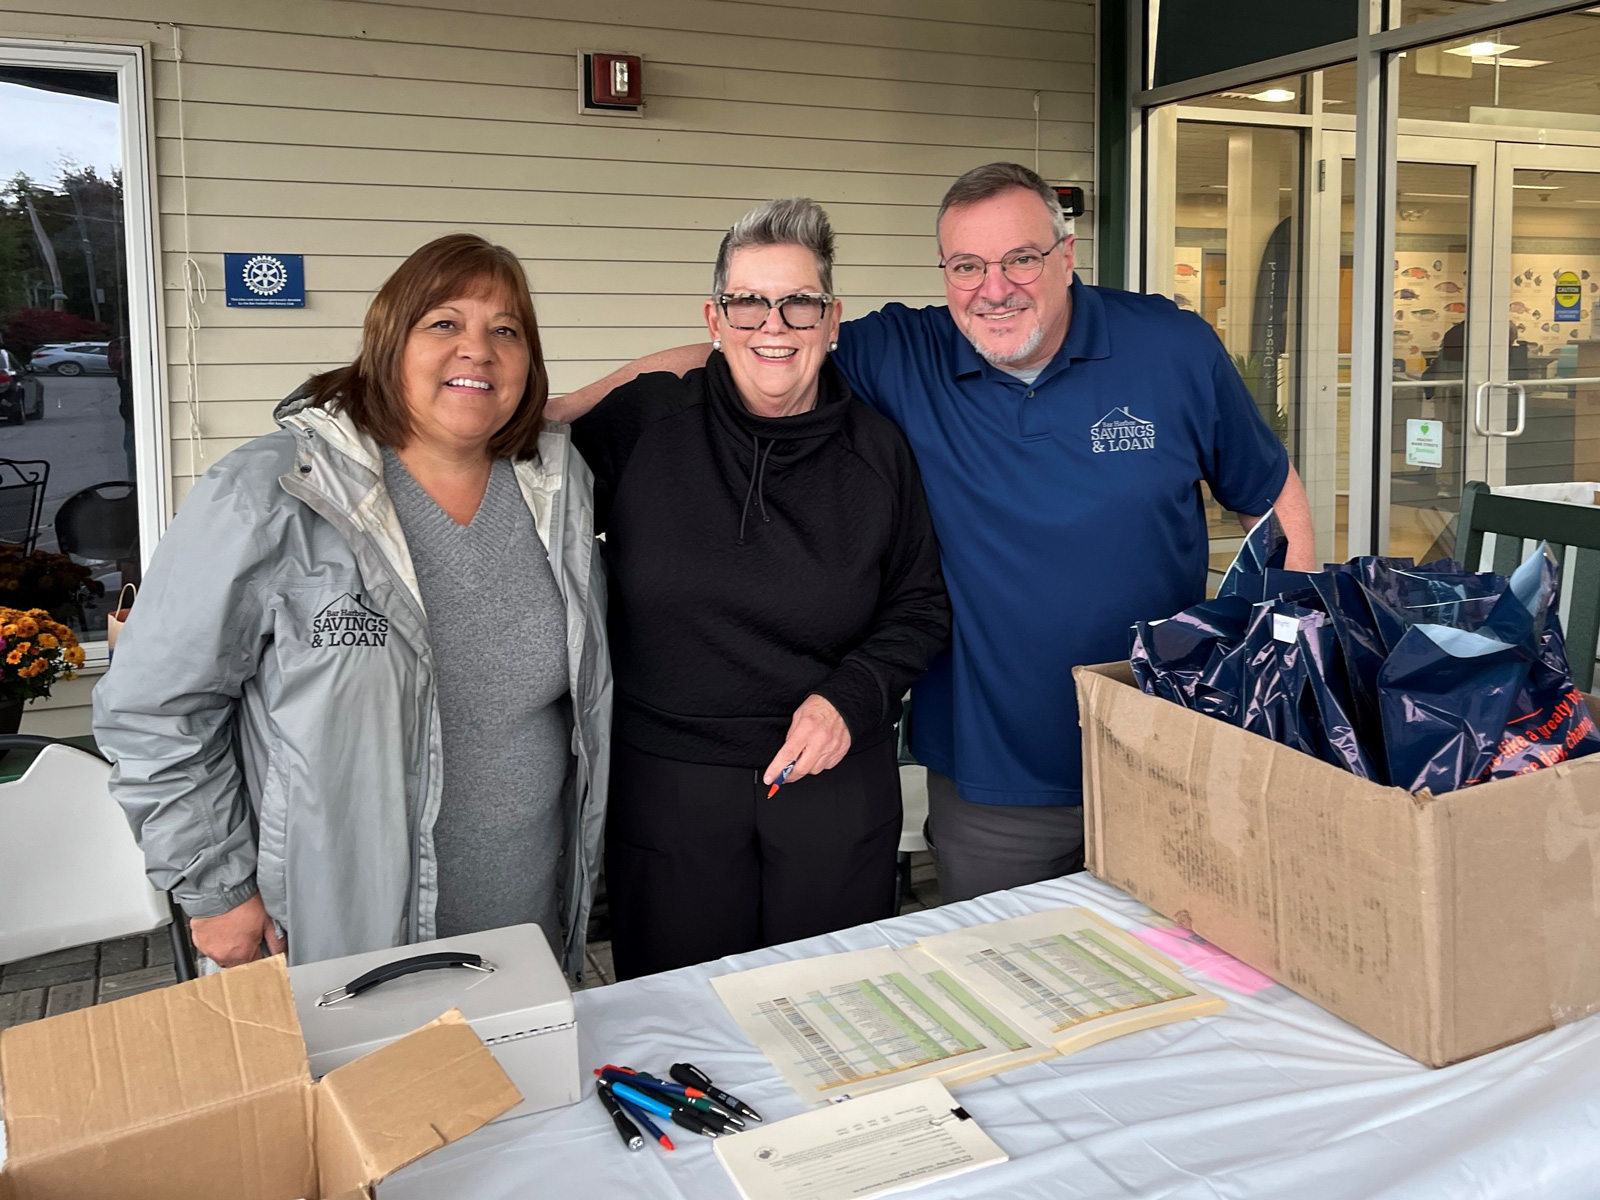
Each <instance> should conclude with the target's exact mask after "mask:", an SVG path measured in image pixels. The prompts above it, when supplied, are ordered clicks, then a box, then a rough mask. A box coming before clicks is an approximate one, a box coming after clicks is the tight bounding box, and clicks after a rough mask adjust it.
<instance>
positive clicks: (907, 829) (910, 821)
mask: <svg viewBox="0 0 1600 1200" xmlns="http://www.w3.org/2000/svg"><path fill="white" fill-rule="evenodd" d="M900 812H901V817H900V853H901V854H915V853H917V852H919V851H922V850H926V849H927V848H928V839H927V838H925V837H924V836H923V835H922V826H923V823H924V822H926V821H927V819H928V768H927V767H924V766H919V765H917V764H914V763H912V764H905V765H902V766H901V768H900Z"/></svg>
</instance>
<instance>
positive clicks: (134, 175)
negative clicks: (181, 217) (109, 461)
mask: <svg viewBox="0 0 1600 1200" xmlns="http://www.w3.org/2000/svg"><path fill="white" fill-rule="evenodd" d="M0 64H4V65H6V66H28V67H41V68H45V69H50V68H56V69H60V70H79V71H101V72H105V73H107V74H112V75H115V76H116V77H117V123H118V129H119V133H120V145H121V152H122V221H123V239H124V240H123V246H124V252H125V253H126V255H127V263H126V269H127V273H128V362H129V364H130V366H131V367H132V379H131V382H132V387H133V443H134V463H135V470H136V471H137V472H138V476H139V477H138V479H136V480H134V482H135V483H136V484H137V485H138V496H139V559H140V565H141V567H148V566H149V563H150V555H151V554H152V553H153V552H154V550H155V547H156V543H157V542H158V541H160V539H161V535H162V534H163V533H165V532H166V527H167V523H168V514H169V513H171V511H172V479H171V475H170V473H169V471H168V466H169V462H168V457H169V455H168V446H169V441H168V428H167V403H166V390H167V378H166V369H165V363H166V355H165V352H164V345H163V342H164V337H163V330H162V321H161V295H162V290H161V287H162V284H161V245H160V236H159V235H160V230H159V229H158V227H157V224H156V205H155V180H156V168H155V131H154V128H153V123H152V121H151V113H152V104H151V97H150V59H149V53H148V50H147V48H146V47H144V46H119V45H102V44H98V43H86V42H56V41H42V40H33V39H17V38H0ZM83 648H84V653H85V661H84V668H85V669H86V670H94V669H96V668H103V667H105V666H106V665H107V664H108V663H109V662H110V652H109V650H108V648H107V644H106V642H105V639H104V638H98V639H96V640H94V641H85V642H84V643H83Z"/></svg>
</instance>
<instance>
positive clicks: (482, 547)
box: [94, 234, 611, 977]
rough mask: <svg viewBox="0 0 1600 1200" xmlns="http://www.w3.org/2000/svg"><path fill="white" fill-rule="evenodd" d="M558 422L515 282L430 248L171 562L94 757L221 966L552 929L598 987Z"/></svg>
mask: <svg viewBox="0 0 1600 1200" xmlns="http://www.w3.org/2000/svg"><path fill="white" fill-rule="evenodd" d="M546 394H547V383H546V374H545V368H544V361H543V357H542V355H541V353H540V347H539V335H538V329H537V326H536V324H535V319H534V313H533V308H532V304H531V302H530V300H529V294H528V284H527V280H526V278H525V277H524V275H523V272H522V268H521V266H520V265H519V264H518V262H517V259H516V257H515V256H514V255H513V254H512V253H511V252H510V251H508V250H506V249H504V248H502V247H498V246H493V245H490V244H489V243H488V242H486V241H484V240H483V239H482V238H478V237H474V236H471V235H466V234H455V235H451V236H449V237H444V238H440V239H438V240H437V241H435V242H431V243H429V244H428V245H426V246H424V247H423V248H422V249H420V250H418V251H417V252H416V253H415V254H413V255H412V256H411V257H410V258H409V259H407V260H406V262H405V263H404V264H403V265H402V266H401V267H400V269H399V270H398V271H396V273H395V274H394V275H393V276H392V277H391V278H390V279H389V280H388V282H387V283H385V284H384V285H383V287H382V288H381V289H380V290H379V292H378V294H377V296H376V298H375V299H374V300H373V302H372V305H371V307H370V308H369V310H368V312H367V317H366V322H365V326H364V329H363V339H362V347H361V353H360V357H359V358H358V359H357V360H356V361H355V362H354V363H352V364H351V365H350V366H348V367H343V368H340V369H338V370H335V371H330V372H327V373H325V374H323V375H319V376H316V377H314V378H312V379H311V380H309V381H308V382H307V384H306V385H305V386H304V387H302V388H301V389H300V390H299V391H297V392H296V393H295V394H294V395H292V396H290V397H289V398H288V399H287V400H285V401H284V402H283V403H282V404H280V405H279V406H278V409H277V413H276V417H277V420H278V423H279V425H280V426H281V428H280V430H279V431H278V432H276V433H271V434H268V435H266V436H265V437H261V438H257V439H256V440H255V441H253V442H251V443H249V444H248V445H246V446H244V447H241V448H240V449H238V450H235V451H234V452H233V453H231V454H229V455H228V456H227V457H226V458H224V459H223V460H222V461H221V462H220V463H218V464H217V465H216V466H215V467H213V468H212V469H211V470H210V471H208V472H207V473H206V475H205V477H204V478H203V479H201V480H200V481H199V482H198V483H197V484H196V485H195V488H194V490H193V491H192V492H191V493H190V495H189V497H188V499H187V500H186V501H185V503H184V505H183V507H182V509H181V511H180V512H179V513H178V515H177V517H176V519H175V520H174V521H173V523H172V526H171V528H170V529H169V530H168V531H167V534H166V536H165V537H164V538H163V539H162V541H161V544H160V545H159V546H158V547H157V549H156V552H155V556H154V558H153V560H152V562H151V565H150V570H149V572H148V574H147V575H146V578H145V586H144V590H143V591H142V592H141V593H140V595H139V598H138V601H137V603H136V604H135V606H134V611H133V613H132V615H131V617H130V619H129V621H128V624H127V627H126V628H125V629H124V630H123V633H122V636H121V638H120V640H119V641H118V644H117V654H116V661H115V665H114V666H113V667H112V668H111V670H110V671H109V672H108V673H107V674H106V676H105V678H104V679H103V680H102V681H101V682H100V685H99V686H98V687H97V688H96V689H95V695H94V709H95V726H94V731H95V737H96V739H97V740H98V742H99V743H100V745H101V747H102V748H103V749H104V750H105V751H106V753H107V755H108V756H109V757H110V758H111V759H112V761H113V762H114V764H115V769H114V772H113V775H112V784H111V787H112V792H113V794H114V795H115V796H116V798H117V800H118V801H119V802H120V803H121V804H122V806H123V808H124V809H125V810H126V811H127V814H128V818H129V821H130V822H131V823H132V825H133V829H134V833H135V835H136V836H137V837H138V839H139V844H140V846H141V847H142V848H143V850H144V854H145V861H146V865H147V869H148V871H149V874H150V878H151V880H152V882H153V883H154V884H155V886H156V887H158V888H161V889H163V890H170V891H171V892H172V893H173V895H174V896H175V897H176V898H177V900H178V902H179V903H180V904H181V905H182V906H183V908H184V910H185V911H186V912H187V913H188V915H189V917H190V919H191V928H192V930H193V936H194V941H195V945H196V946H197V948H198V949H199V950H200V951H201V952H202V953H204V954H206V955H207V956H208V957H210V958H212V959H213V960H215V961H216V962H218V963H221V964H222V965H224V966H228V965H232V964H235V963H239V962H245V961H248V960H250V959H252V958H255V957H257V956H258V955H259V954H260V953H261V952H262V948H263V947H265V949H266V950H267V951H269V952H274V953H275V952H278V951H281V950H284V949H285V948H286V949H287V952H288V955H289V958H290V961H291V962H296V963H298V962H310V961H314V960H317V959H324V958H333V957H338V956H342V955H346V954H354V953H358V952H360V951H365V950H372V949H378V948H382V947H388V946H396V945H402V944H405V943H408V942H416V941H426V940H429V939H431V938H434V937H444V936H450V935H453V934H459V933H469V932H473V931H475V930H479V929H485V928H493V927H498V926H502V925H509V924H515V923H519V922H523V921H537V922H539V924H540V925H541V927H542V928H543V929H544V931H545V933H546V935H547V936H548V937H550V939H551V941H552V944H553V945H554V946H555V948H556V950H557V952H558V954H562V955H564V958H565V962H566V965H567V969H568V971H569V973H571V974H572V975H574V977H576V975H577V974H578V972H579V971H580V969H581V966H582V962H583V942H584V937H583V934H584V928H585V925H586V923H587V920H588V910H589V900H590V894H591V890H592V883H593V878H594V874H595V868H596V863H597V861H598V856H599V848H600V832H601V829H602V827H603V822H604V808H605V795H606V771H607V763H608V760H609V745H608V742H609V737H610V721H611V669H610V660H609V658H608V656H607V652H606V646H605V641H604V637H605V632H604V631H605V621H604V598H603V586H604V585H603V582H602V579H603V576H602V573H601V569H600V566H599V560H598V556H597V555H596V554H595V553H594V538H593V511H592V501H591V476H590V473H589V470H588V468H587V467H586V466H585V465H584V463H583V460H582V459H581V458H580V457H579V455H578V453H577V452H576V451H575V450H574V449H572V446H571V443H570V441H569V440H568V437H567V433H566V429H565V427H562V426H554V427H552V426H547V425H545V424H544V423H543V420H542V412H543V408H544V403H545V397H546Z"/></svg>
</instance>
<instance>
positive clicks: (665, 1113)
mask: <svg viewBox="0 0 1600 1200" xmlns="http://www.w3.org/2000/svg"><path fill="white" fill-rule="evenodd" d="M611 1094H612V1095H613V1096H615V1097H617V1099H619V1100H626V1101H627V1102H628V1103H629V1104H631V1105H633V1106H634V1107H635V1108H642V1109H644V1111H645V1112H647V1113H654V1114H655V1115H656V1116H658V1117H666V1118H668V1119H669V1120H670V1119H671V1118H672V1106H671V1105H670V1104H667V1103H665V1102H664V1101H661V1100H657V1099H656V1098H655V1097H654V1096H649V1095H646V1094H645V1093H644V1092H641V1091H639V1090H638V1089H637V1088H631V1087H629V1086H628V1085H627V1084H625V1083H618V1082H616V1081H615V1080H612V1081H611Z"/></svg>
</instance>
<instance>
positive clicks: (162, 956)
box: [0, 930, 177, 1029]
mask: <svg viewBox="0 0 1600 1200" xmlns="http://www.w3.org/2000/svg"><path fill="white" fill-rule="evenodd" d="M176 980H177V975H176V974H175V973H174V971H173V969H172V943H171V942H170V941H169V940H168V937H167V932H166V930H161V931H160V932H159V933H152V934H149V935H147V936H143V937H131V938H121V939H119V940H118V941H115V942H101V943H100V944H99V945H95V946H78V947H76V948H74V949H71V950H56V951H53V952H52V953H50V954H41V955H39V956H38V957H37V958H24V959H20V960H18V961H17V962H13V963H7V964H5V966H3V967H0V1029H4V1028H6V1027H7V1026H8V1025H20V1024H22V1023H23V1022H24V1021H34V1020H37V1019H38V1018H40V1017H53V1016H56V1015H58V1014H60V1013H67V1012H72V1011H73V1010H74V1009H79V1008H87V1007H88V1006H89V1005H91V1004H102V1003H104V1002H105V1001H107V1000H116V999H119V998H121V997H123V996H132V995H134V994H136V993H138V992H148V991H150V990H151V989H152V988H158V987H165V986H166V985H167V984H169V983H174V982H176Z"/></svg>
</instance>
